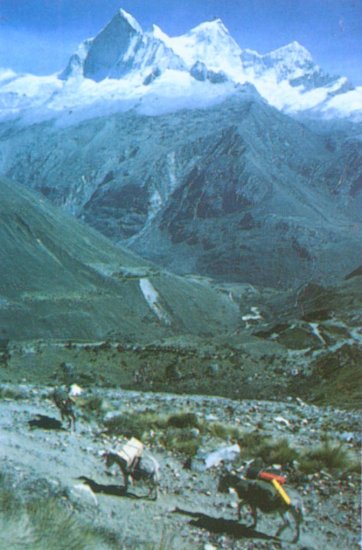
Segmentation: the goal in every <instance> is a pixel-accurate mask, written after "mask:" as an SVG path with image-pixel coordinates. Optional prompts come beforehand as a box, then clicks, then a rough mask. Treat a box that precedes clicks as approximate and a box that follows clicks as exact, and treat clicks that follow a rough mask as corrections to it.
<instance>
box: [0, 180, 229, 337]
mask: <svg viewBox="0 0 362 550" xmlns="http://www.w3.org/2000/svg"><path fill="white" fill-rule="evenodd" d="M0 216H1V220H2V223H1V227H0V259H1V279H0V334H1V339H6V340H7V339H14V340H22V339H31V338H47V337H49V338H60V339H64V338H67V337H71V338H90V339H95V338H105V337H107V336H109V335H110V333H111V332H114V331H116V332H117V334H118V338H119V339H121V340H132V341H133V342H134V341H147V340H151V339H154V338H157V337H161V336H166V335H172V334H183V333H185V334H186V333H189V332H191V333H192V334H197V333H199V334H201V333H210V331H211V332H212V330H215V332H219V331H220V330H221V331H222V330H224V329H225V330H230V329H231V330H234V329H235V328H236V326H237V325H238V308H237V306H236V305H235V304H234V303H232V302H231V300H230V299H229V298H228V297H227V296H226V295H225V294H221V293H219V292H217V291H215V290H213V289H212V288H211V287H210V286H209V285H208V284H207V282H205V281H201V280H199V281H196V280H187V279H181V278H179V277H176V276H174V275H171V274H169V273H167V272H164V271H162V270H160V269H158V268H156V267H155V266H154V265H152V264H150V263H147V262H145V261H144V260H142V259H140V258H138V257H137V256H135V255H133V254H132V253H131V252H129V251H126V250H122V249H120V248H117V247H115V246H114V245H112V243H111V242H110V241H108V240H107V239H105V238H103V237H102V236H101V235H99V234H98V233H97V232H95V231H93V230H92V229H91V228H89V227H87V226H86V225H84V224H81V223H80V222H78V221H77V220H75V219H74V218H73V217H70V216H68V215H66V214H64V213H63V212H61V211H59V210H58V209H54V208H53V207H52V206H51V205H50V204H49V203H48V202H47V201H45V200H44V199H43V198H42V197H41V196H38V195H35V194H34V193H32V192H30V191H28V190H26V189H25V188H23V187H21V186H17V185H16V184H15V183H13V182H9V181H6V180H4V179H1V180H0ZM213 327H214V329H213ZM223 327H224V328H223Z"/></svg>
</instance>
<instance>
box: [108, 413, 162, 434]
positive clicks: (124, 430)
mask: <svg viewBox="0 0 362 550" xmlns="http://www.w3.org/2000/svg"><path fill="white" fill-rule="evenodd" d="M104 424H105V426H106V428H107V431H108V433H110V434H113V435H124V436H125V437H133V436H134V437H137V438H138V439H142V438H143V436H144V434H145V433H147V432H149V431H150V430H158V429H163V428H164V427H165V425H166V419H165V417H164V416H162V415H158V414H155V413H123V414H120V415H117V416H113V417H112V418H110V419H108V420H106V421H105V423H104Z"/></svg>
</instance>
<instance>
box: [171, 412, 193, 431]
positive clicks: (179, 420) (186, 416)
mask: <svg viewBox="0 0 362 550" xmlns="http://www.w3.org/2000/svg"><path fill="white" fill-rule="evenodd" d="M167 425H168V426H173V427H175V428H198V427H199V420H198V418H197V416H196V414H195V413H190V412H183V413H178V414H173V415H172V416H170V417H169V418H168V420H167Z"/></svg>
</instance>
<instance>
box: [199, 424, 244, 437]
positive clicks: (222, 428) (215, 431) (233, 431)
mask: <svg viewBox="0 0 362 550" xmlns="http://www.w3.org/2000/svg"><path fill="white" fill-rule="evenodd" d="M206 430H207V432H208V433H209V434H210V435H213V436H214V437H218V438H219V439H223V440H225V441H227V440H232V441H237V440H238V439H239V438H240V436H241V431H240V429H239V428H238V427H237V426H231V425H230V424H222V423H221V422H211V423H210V424H208V425H207V427H206Z"/></svg>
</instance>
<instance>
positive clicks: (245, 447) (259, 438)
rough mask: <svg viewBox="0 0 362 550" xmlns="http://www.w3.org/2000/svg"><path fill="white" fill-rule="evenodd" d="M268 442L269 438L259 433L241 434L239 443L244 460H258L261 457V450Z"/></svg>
mask: <svg viewBox="0 0 362 550" xmlns="http://www.w3.org/2000/svg"><path fill="white" fill-rule="evenodd" d="M267 441H268V437H267V436H266V435H265V434H264V433H261V432H259V431H253V432H243V433H241V435H240V437H239V440H238V443H239V446H240V449H241V456H242V457H243V458H248V459H251V458H256V457H258V456H260V449H261V448H263V446H264V445H265V444H266V442H267Z"/></svg>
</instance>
